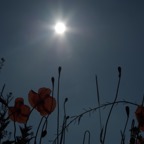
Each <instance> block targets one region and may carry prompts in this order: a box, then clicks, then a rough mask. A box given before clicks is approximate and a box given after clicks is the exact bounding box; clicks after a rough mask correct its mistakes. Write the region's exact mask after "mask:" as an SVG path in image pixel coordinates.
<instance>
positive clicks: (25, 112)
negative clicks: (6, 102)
mask: <svg viewBox="0 0 144 144" xmlns="http://www.w3.org/2000/svg"><path fill="white" fill-rule="evenodd" d="M8 114H9V118H10V119H11V120H13V121H15V122H19V123H26V122H27V120H28V117H29V115H30V107H29V106H27V105H24V99H23V98H16V99H15V105H14V107H9V111H8Z"/></svg>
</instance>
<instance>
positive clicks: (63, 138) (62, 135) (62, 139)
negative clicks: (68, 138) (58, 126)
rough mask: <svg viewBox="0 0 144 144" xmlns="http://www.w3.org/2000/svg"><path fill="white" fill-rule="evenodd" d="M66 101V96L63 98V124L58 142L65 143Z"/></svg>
mask: <svg viewBox="0 0 144 144" xmlns="http://www.w3.org/2000/svg"><path fill="white" fill-rule="evenodd" d="M67 101H68V98H65V101H64V104H63V109H64V118H63V125H62V131H61V133H62V134H61V138H60V144H62V141H63V144H65V126H66V122H67V117H66V108H65V105H66V102H67Z"/></svg>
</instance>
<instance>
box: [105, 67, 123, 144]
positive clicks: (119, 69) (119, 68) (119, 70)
mask: <svg viewBox="0 0 144 144" xmlns="http://www.w3.org/2000/svg"><path fill="white" fill-rule="evenodd" d="M118 72H119V80H118V85H117V90H116V95H115V98H114V101H113V103H112V105H111V108H110V111H109V114H108V117H107V120H106V124H105V129H104V136H103V141H102V144H104V143H105V137H106V133H107V126H108V122H109V119H110V116H111V113H112V110H113V107H114V105H115V102H116V100H117V97H118V92H119V86H120V81H121V67H118Z"/></svg>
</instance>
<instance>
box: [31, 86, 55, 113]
mask: <svg viewBox="0 0 144 144" xmlns="http://www.w3.org/2000/svg"><path fill="white" fill-rule="evenodd" d="M50 93H51V90H50V89H49V88H44V87H43V88H40V89H39V90H38V93H36V92H34V91H33V90H30V92H29V94H28V99H29V103H30V104H31V106H32V107H33V108H35V109H36V110H37V111H38V112H39V113H40V114H41V115H42V116H46V115H49V114H50V113H51V112H53V111H54V109H55V107H56V100H55V98H53V97H52V96H50Z"/></svg>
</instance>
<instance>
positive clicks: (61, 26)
mask: <svg viewBox="0 0 144 144" xmlns="http://www.w3.org/2000/svg"><path fill="white" fill-rule="evenodd" d="M54 29H55V32H56V33H57V34H64V33H65V31H66V26H65V24H64V23H62V22H58V23H56V25H55V28H54Z"/></svg>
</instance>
